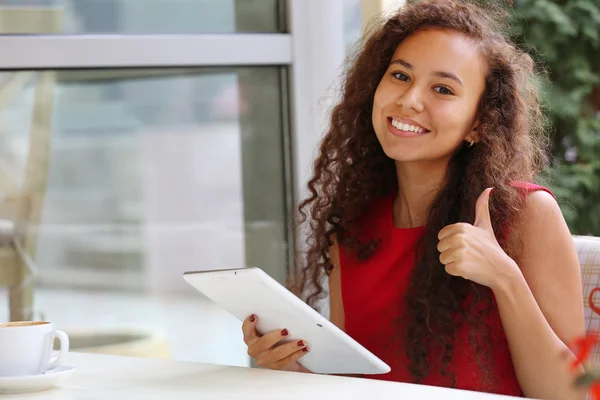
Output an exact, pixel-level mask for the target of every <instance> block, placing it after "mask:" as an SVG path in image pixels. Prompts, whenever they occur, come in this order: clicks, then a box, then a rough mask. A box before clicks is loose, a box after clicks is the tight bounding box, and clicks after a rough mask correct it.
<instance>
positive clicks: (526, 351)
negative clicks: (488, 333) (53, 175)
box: [493, 191, 586, 400]
mask: <svg viewBox="0 0 600 400" xmlns="http://www.w3.org/2000/svg"><path fill="white" fill-rule="evenodd" d="M524 217H525V218H524V221H523V223H522V225H521V226H520V229H521V237H522V243H523V248H522V252H521V256H520V257H519V258H518V259H517V260H515V261H516V263H517V264H518V265H519V267H520V270H521V272H522V275H521V274H513V275H511V276H510V277H508V278H506V279H504V280H503V281H502V282H501V283H500V284H499V285H497V286H495V287H494V288H493V290H494V295H495V297H496V301H497V303H498V308H499V312H500V317H501V319H502V324H503V327H504V330H505V333H506V337H507V340H508V343H509V347H510V352H511V355H512V360H513V364H514V367H515V371H516V374H517V378H518V380H519V383H520V385H521V388H522V389H523V392H524V393H525V395H526V396H527V397H534V398H540V399H569V400H571V399H584V398H585V394H586V393H585V390H582V389H575V388H574V387H573V384H572V383H573V381H574V376H573V375H572V373H571V372H570V371H569V367H568V364H569V363H570V362H571V361H572V360H573V357H574V356H573V355H572V353H570V352H568V348H567V346H566V344H565V343H571V341H572V340H573V339H574V338H575V337H579V336H583V335H584V334H585V328H584V316H583V307H582V287H581V271H580V266H579V261H578V258H577V252H576V249H575V245H574V243H573V239H572V237H571V234H570V232H569V229H568V227H567V225H566V223H565V221H564V218H563V216H562V214H561V211H560V208H559V207H558V204H557V203H556V201H555V200H554V198H553V197H552V196H551V195H549V194H548V193H545V192H542V191H538V192H534V193H532V194H530V195H529V196H528V199H527V201H526V205H525V210H524ZM565 351H567V354H570V355H571V357H564V354H565Z"/></svg>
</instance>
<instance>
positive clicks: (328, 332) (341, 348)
mask: <svg viewBox="0 0 600 400" xmlns="http://www.w3.org/2000/svg"><path fill="white" fill-rule="evenodd" d="M183 278H184V279H185V280H186V281H187V282H188V283H189V284H190V285H192V286H193V287H194V288H196V289H197V290H198V291H200V292H201V293H202V294H204V295H205V296H206V297H208V298H209V299H211V300H212V301H213V302H214V303H216V304H217V305H218V306H220V307H221V308H223V309H224V310H226V311H228V312H229V313H231V314H233V315H234V316H235V317H236V318H238V319H239V320H240V321H244V320H245V319H246V318H248V317H249V316H250V315H251V314H255V315H256V316H258V323H257V325H256V329H257V331H258V333H259V334H261V335H262V334H265V333H267V332H269V331H272V330H277V329H284V328H285V329H287V330H288V331H289V336H288V337H287V338H286V339H285V341H286V342H287V341H297V340H304V341H306V343H307V345H308V347H309V348H310V352H308V353H307V354H306V355H304V356H303V357H301V358H300V360H299V361H298V362H299V363H300V364H302V365H303V366H304V367H306V368H308V369H309V370H310V371H312V372H315V373H321V374H369V375H370V374H385V373H387V372H389V371H390V370H391V368H390V367H389V366H388V365H387V364H386V363H385V362H383V361H382V360H380V359H379V358H378V357H376V356H375V355H374V354H373V353H371V352H370V351H369V350H367V349H366V348H365V347H363V346H362V345H361V344H359V343H358V342H357V341H356V340H354V339H353V338H351V337H350V336H349V335H347V334H346V333H345V332H344V331H342V330H341V329H339V328H338V327H337V326H336V325H334V324H333V323H332V322H330V321H329V320H328V319H327V318H325V317H323V316H322V315H321V314H319V313H318V312H317V311H316V310H314V309H313V308H311V307H310V306H309V305H308V304H306V303H305V302H303V301H302V300H301V299H299V298H298V297H297V296H296V295H294V294H293V293H292V292H290V291H289V290H288V289H287V288H285V287H284V286H283V285H281V284H280V283H279V282H277V281H276V280H275V279H273V278H271V277H270V276H269V275H268V274H267V273H265V272H264V271H262V270H261V269H259V268H255V267H249V268H239V269H227V270H214V271H189V272H185V273H184V274H183ZM240 329H241V327H240Z"/></svg>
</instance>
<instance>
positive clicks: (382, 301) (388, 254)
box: [339, 183, 552, 396]
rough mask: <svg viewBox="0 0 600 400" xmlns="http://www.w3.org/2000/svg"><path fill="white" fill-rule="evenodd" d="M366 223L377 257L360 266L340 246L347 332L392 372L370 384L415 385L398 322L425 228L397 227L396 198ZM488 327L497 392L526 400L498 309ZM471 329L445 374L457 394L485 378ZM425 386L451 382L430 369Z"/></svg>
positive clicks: (461, 335)
mask: <svg viewBox="0 0 600 400" xmlns="http://www.w3.org/2000/svg"><path fill="white" fill-rule="evenodd" d="M515 186H518V187H520V188H522V189H523V191H524V193H525V194H527V193H530V192H532V191H536V190H544V191H546V192H548V193H550V194H552V193H551V192H550V191H549V190H548V189H546V188H544V187H541V186H537V185H533V184H529V183H517V184H515ZM363 221H364V222H363V223H362V225H361V231H362V234H365V235H368V236H367V237H370V238H375V237H378V238H381V242H380V244H379V247H378V250H377V251H376V253H375V254H373V255H372V256H371V257H370V258H369V259H368V260H366V261H362V262H361V261H358V260H356V258H354V257H352V256H351V255H350V254H349V253H348V251H347V250H346V249H345V248H344V247H343V246H341V245H340V246H339V256H340V272H341V286H342V299H343V304H344V313H345V330H346V333H348V334H349V335H350V336H351V337H353V338H354V339H355V340H356V341H357V342H359V343H360V344H362V345H363V346H364V347H366V348H367V349H368V350H370V351H371V352H372V353H373V354H375V355H376V356H378V357H379V358H381V359H382V360H383V361H385V362H386V363H387V364H388V365H389V366H390V367H391V369H392V370H391V372H389V373H387V374H384V375H369V376H368V378H372V379H382V380H389V381H396V382H409V383H413V379H412V376H411V375H410V372H409V370H408V368H407V365H408V361H407V358H406V354H405V350H404V344H403V343H400V342H399V341H400V340H399V339H398V336H399V335H398V333H397V329H398V328H397V324H396V321H397V318H398V316H399V315H400V314H399V313H401V312H402V307H401V304H402V302H403V299H404V296H405V292H406V290H407V289H408V284H409V275H410V272H411V270H412V269H413V268H414V256H415V251H416V245H417V241H418V240H419V239H420V237H421V236H422V235H423V233H424V227H417V228H407V229H405V228H396V227H394V223H393V197H392V196H390V197H384V198H381V199H380V200H378V201H376V202H374V203H373V205H372V207H371V208H370V209H369V211H368V213H367V214H366V215H365V218H364V219H363ZM398 305H400V306H398ZM488 323H489V326H490V329H491V334H492V335H491V339H492V341H493V343H492V347H491V349H492V350H491V351H492V362H491V364H490V367H491V368H492V374H493V375H494V378H495V380H496V382H497V385H496V389H495V390H494V392H495V393H498V394H504V395H512V396H522V395H523V393H522V391H521V387H520V386H519V382H518V381H517V377H516V375H515V371H514V367H513V364H512V359H511V355H510V351H509V347H508V342H507V341H506V337H505V334H504V329H503V328H502V323H501V320H500V315H499V313H498V309H497V307H496V306H495V303H493V308H492V310H491V312H490V315H489V318H488ZM469 329H470V328H469V326H468V325H467V324H464V325H463V326H462V327H461V328H459V329H458V330H457V332H456V336H455V341H454V352H453V358H452V361H451V362H450V364H449V365H448V368H447V369H448V371H449V372H452V373H453V374H454V375H455V377H456V386H455V387H456V388H457V389H465V390H474V391H483V390H484V389H482V388H481V387H480V385H481V384H480V383H479V382H481V381H480V379H483V377H482V376H481V375H482V373H480V371H479V369H478V367H477V361H476V356H475V351H474V348H473V347H472V346H471V345H470V344H469ZM436 367H438V368H436ZM421 383H422V384H425V385H432V386H445V387H448V386H450V385H451V384H452V380H451V379H450V378H449V377H448V376H443V375H442V374H441V373H440V372H439V366H436V365H432V368H431V373H430V374H429V376H427V377H426V378H425V379H423V380H422V381H421Z"/></svg>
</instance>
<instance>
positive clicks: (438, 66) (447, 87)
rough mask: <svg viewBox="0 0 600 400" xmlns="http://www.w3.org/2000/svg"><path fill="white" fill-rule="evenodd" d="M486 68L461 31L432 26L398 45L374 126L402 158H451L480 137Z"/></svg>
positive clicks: (395, 155) (378, 95)
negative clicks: (478, 120) (479, 111)
mask: <svg viewBox="0 0 600 400" xmlns="http://www.w3.org/2000/svg"><path fill="white" fill-rule="evenodd" d="M485 72H486V67H485V63H484V61H483V59H482V58H481V56H480V54H479V52H478V50H477V47H476V46H475V44H474V43H473V41H472V40H470V39H469V38H467V37H465V36H463V35H461V34H460V33H456V32H452V31H447V30H441V29H427V30H422V31H418V32H416V33H414V34H413V35H411V36H409V37H407V38H406V39H404V40H403V41H402V43H400V45H398V47H397V48H396V51H395V52H394V55H393V56H392V59H391V60H390V65H389V67H388V69H387V71H386V72H385V74H384V76H383V78H382V79H381V81H380V83H379V85H378V87H377V90H376V92H375V98H374V104H373V115H372V119H373V127H374V129H375V133H376V134H377V138H378V139H379V142H380V143H381V146H382V147H383V150H384V152H385V153H386V154H387V156H388V157H390V158H392V159H394V160H396V161H397V162H421V161H425V162H431V161H444V162H447V161H448V160H450V158H451V156H452V154H453V153H454V152H455V151H456V149H457V148H458V147H459V146H460V145H461V143H462V142H463V141H465V140H467V141H471V140H472V139H474V140H476V139H477V135H476V132H475V131H474V128H475V127H476V114H477V106H478V104H479V99H480V98H481V95H482V94H483V91H484V89H485Z"/></svg>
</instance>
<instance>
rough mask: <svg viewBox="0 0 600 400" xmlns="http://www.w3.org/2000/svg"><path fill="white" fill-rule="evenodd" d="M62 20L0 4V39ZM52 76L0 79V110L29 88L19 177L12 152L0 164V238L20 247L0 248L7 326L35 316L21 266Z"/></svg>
mask: <svg viewBox="0 0 600 400" xmlns="http://www.w3.org/2000/svg"><path fill="white" fill-rule="evenodd" d="M62 20H63V10H62V9H61V8H57V7H5V6H2V2H1V1H0V35H4V34H23V33H27V34H36V33H59V32H61V31H62ZM55 75H56V73H55V72H54V71H39V72H32V71H21V70H20V71H11V72H7V73H4V74H3V75H2V76H1V77H0V78H2V80H1V81H0V110H3V109H4V108H5V107H7V106H8V105H9V104H10V103H11V102H12V101H13V100H14V98H15V97H16V96H17V95H18V94H19V93H21V91H22V90H23V89H24V88H25V87H26V86H27V85H31V86H33V87H34V100H33V110H32V114H31V118H32V120H31V127H30V130H29V140H28V145H26V150H25V151H26V154H25V159H26V161H25V163H24V171H22V172H19V168H17V167H16V166H15V165H12V164H13V163H11V157H9V155H10V153H12V152H13V151H11V150H14V149H10V148H8V146H3V152H4V153H3V154H2V157H1V159H0V220H2V221H1V222H2V225H1V226H0V235H1V236H2V240H5V241H6V240H8V241H9V242H14V241H15V240H18V241H19V243H20V245H21V246H22V249H20V250H19V251H17V247H15V246H11V245H10V243H0V288H2V287H8V288H9V290H8V295H9V307H10V320H11V321H19V320H30V319H33V316H34V310H33V280H32V279H31V278H32V276H31V273H30V270H29V269H28V268H27V266H26V265H25V264H26V263H27V262H26V261H25V260H27V259H33V258H35V246H36V240H37V229H36V228H37V225H38V224H39V220H40V218H41V212H42V203H43V198H44V194H45V187H46V181H47V175H48V165H49V157H50V145H51V144H50V141H51V136H52V113H53V109H52V106H53V100H54V82H55V79H56V78H55ZM0 139H2V138H0ZM5 147H6V148H5ZM19 156H20V154H17V155H16V157H19ZM19 175H23V176H22V177H19ZM6 223H8V224H9V226H8V228H7V226H5V225H6ZM13 244H14V243H13Z"/></svg>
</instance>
